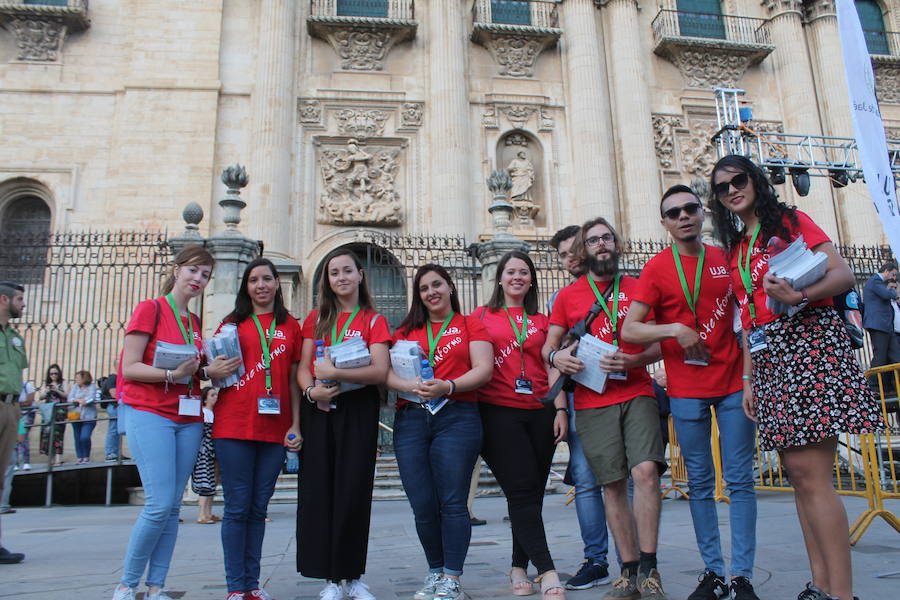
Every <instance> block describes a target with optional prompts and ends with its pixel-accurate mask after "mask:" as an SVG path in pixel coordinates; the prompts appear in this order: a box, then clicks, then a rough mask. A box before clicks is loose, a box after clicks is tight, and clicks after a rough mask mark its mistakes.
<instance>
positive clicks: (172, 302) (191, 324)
mask: <svg viewBox="0 0 900 600" xmlns="http://www.w3.org/2000/svg"><path fill="white" fill-rule="evenodd" d="M166 300H168V301H169V306H171V307H172V313H174V315H175V322H176V323H178V329H180V330H181V336H182V337H183V338H184V343H185V344H189V345H191V346H193V345H194V319H192V318H191V313H190V312H188V327H189V328H190V332H191V334H190V336H188V332H187V331H185V329H184V323H182V322H181V314H180V313H179V312H178V307H177V306H175V296H173V295H172V294H171V292H170V293H168V294H166Z"/></svg>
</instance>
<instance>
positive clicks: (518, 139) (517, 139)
mask: <svg viewBox="0 0 900 600" xmlns="http://www.w3.org/2000/svg"><path fill="white" fill-rule="evenodd" d="M504 144H506V145H507V146H527V145H528V140H527V139H526V138H525V136H524V135H522V134H521V133H511V134H509V135H508V136H506V140H505V141H504Z"/></svg>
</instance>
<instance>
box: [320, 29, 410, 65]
mask: <svg viewBox="0 0 900 600" xmlns="http://www.w3.org/2000/svg"><path fill="white" fill-rule="evenodd" d="M356 21H362V22H368V21H372V24H366V25H350V24H349V23H347V22H346V19H345V20H341V19H340V17H334V18H332V19H327V20H323V19H321V18H315V17H310V18H309V20H308V21H307V24H308V28H309V32H310V34H311V35H314V36H316V37H319V38H322V39H324V40H325V41H327V42H328V43H329V44H331V47H332V48H334V51H335V52H336V53H337V55H338V56H339V57H340V59H341V69H344V70H347V71H380V70H382V69H384V60H385V58H386V57H387V55H388V52H390V49H391V48H392V47H393V46H394V44H397V43H399V42H401V41H404V40H406V39H409V38H412V37H414V36H415V32H416V22H415V21H389V20H384V22H377V21H379V20H377V19H368V20H367V19H356Z"/></svg>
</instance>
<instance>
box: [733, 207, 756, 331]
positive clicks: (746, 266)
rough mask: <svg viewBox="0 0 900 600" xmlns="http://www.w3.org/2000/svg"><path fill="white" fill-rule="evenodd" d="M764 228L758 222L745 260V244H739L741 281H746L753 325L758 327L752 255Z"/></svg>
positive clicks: (745, 286) (745, 288) (745, 285)
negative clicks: (760, 232)
mask: <svg viewBox="0 0 900 600" xmlns="http://www.w3.org/2000/svg"><path fill="white" fill-rule="evenodd" d="M761 228H762V223H757V224H756V229H754V230H753V236H752V237H751V238H750V245H749V246H747V259H746V261H745V260H744V246H743V244H741V245H739V246H738V271H739V272H740V274H741V281H743V282H744V290H745V291H746V292H747V303H748V306H749V308H750V321H751V322H752V323H753V326H754V327H756V306H754V304H753V278H752V277H751V276H750V257H751V256H752V255H753V246H755V245H756V238H757V236H758V235H759V230H760V229H761Z"/></svg>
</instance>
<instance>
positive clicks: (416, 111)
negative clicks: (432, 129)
mask: <svg viewBox="0 0 900 600" xmlns="http://www.w3.org/2000/svg"><path fill="white" fill-rule="evenodd" d="M422 113H423V107H422V103H421V102H404V103H403V106H402V107H401V108H400V125H401V126H402V127H421V126H422Z"/></svg>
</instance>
